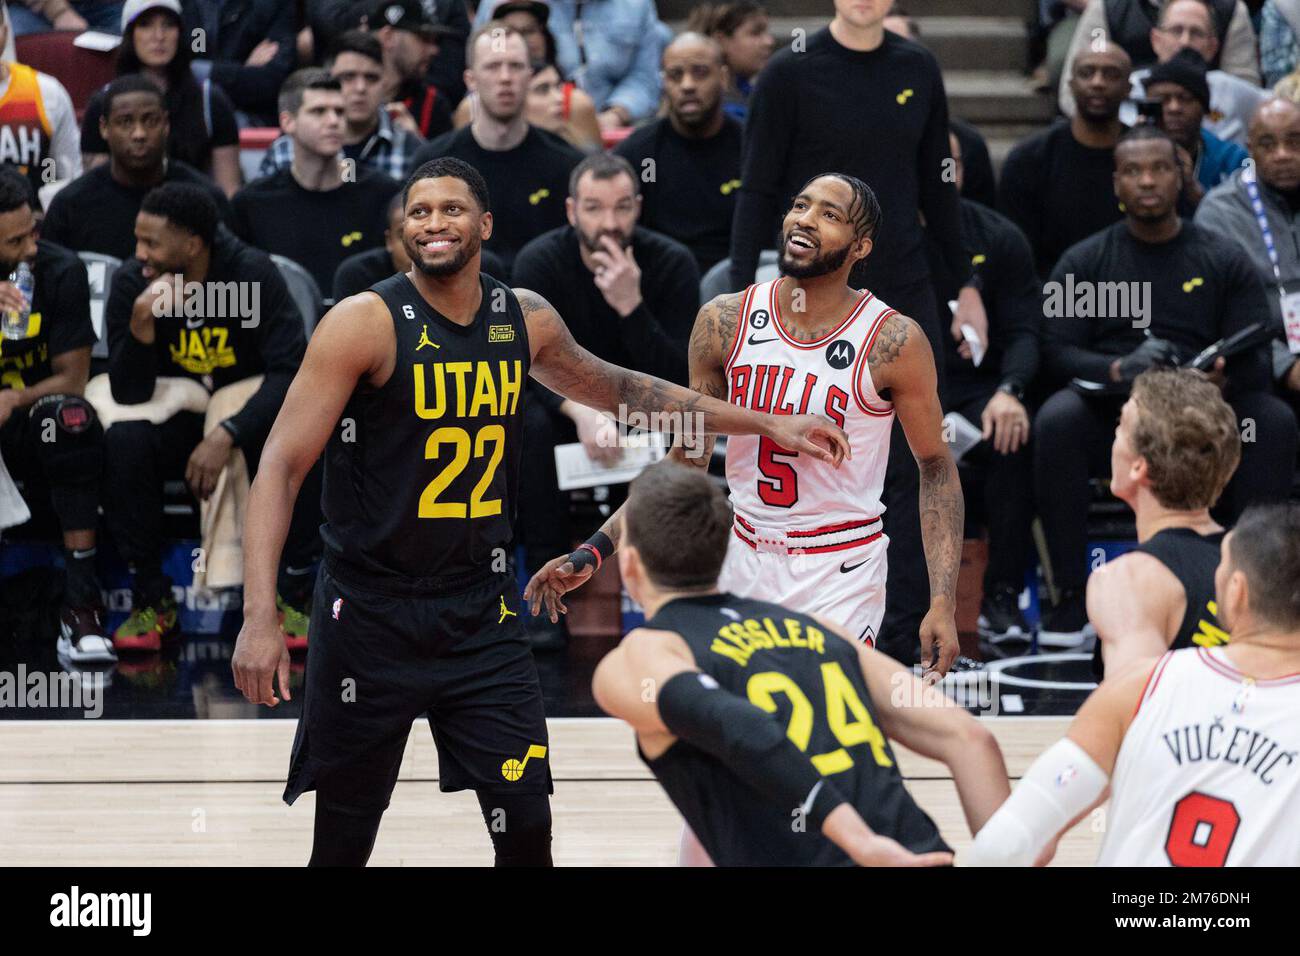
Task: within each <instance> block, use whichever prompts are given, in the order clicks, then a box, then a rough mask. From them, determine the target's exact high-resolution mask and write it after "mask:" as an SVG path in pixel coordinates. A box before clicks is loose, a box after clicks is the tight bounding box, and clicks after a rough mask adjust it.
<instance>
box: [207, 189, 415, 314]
mask: <svg viewBox="0 0 1300 956" xmlns="http://www.w3.org/2000/svg"><path fill="white" fill-rule="evenodd" d="M401 188H402V184H401V183H399V182H397V181H396V180H394V179H392V178H391V177H389V176H385V175H383V174H382V173H377V172H375V171H373V170H370V169H365V168H363V167H357V178H356V181H355V182H345V183H343V184H342V185H340V186H338V187H337V188H335V189H330V190H327V191H324V192H318V191H313V190H310V189H304V188H303V187H302V186H301V185H299V183H298V180H296V179H294V177H293V171H292V170H291V169H282V170H280V171H279V172H276V173H272V174H271V175H270V176H264V177H263V178H261V179H257V180H254V181H253V182H251V183H249V184H248V185H247V186H245V187H244V188H243V189H241V190H240V191H239V192H237V193H235V198H234V199H233V200H232V201H231V205H232V206H233V207H234V230H235V233H236V234H237V235H238V236H239V237H240V238H242V239H243V240H244V241H245V242H247V243H250V244H251V245H254V246H257V247H258V248H259V249H264V250H265V251H267V252H273V253H276V254H277V255H281V256H286V257H287V258H289V259H292V260H293V261H294V262H296V263H298V264H299V265H301V266H302V267H303V268H304V269H306V270H307V271H308V272H310V273H311V274H312V277H313V278H314V279H315V280H316V285H317V286H318V287H319V288H320V292H321V295H322V296H326V295H329V293H330V291H331V290H332V289H333V288H334V273H335V272H336V271H337V270H338V267H339V265H340V264H341V263H342V262H343V260H344V259H346V258H347V257H348V256H351V255H355V254H356V253H358V252H363V251H364V250H366V249H373V248H375V247H376V246H382V245H383V243H384V229H386V228H387V226H388V201H389V200H390V199H392V198H393V194H394V193H396V192H398V191H400V190H401Z"/></svg>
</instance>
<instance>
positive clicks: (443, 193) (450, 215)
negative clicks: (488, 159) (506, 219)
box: [401, 176, 492, 278]
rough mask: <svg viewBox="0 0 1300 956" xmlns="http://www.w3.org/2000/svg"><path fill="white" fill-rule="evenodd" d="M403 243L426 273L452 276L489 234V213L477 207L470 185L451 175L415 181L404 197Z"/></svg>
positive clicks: (420, 268)
mask: <svg viewBox="0 0 1300 956" xmlns="http://www.w3.org/2000/svg"><path fill="white" fill-rule="evenodd" d="M401 229H402V245H403V246H404V247H405V249H406V255H407V256H408V257H409V258H410V260H411V264H412V265H413V266H415V268H417V269H419V270H420V271H421V272H423V273H424V274H425V275H427V276H432V277H435V278H440V277H444V276H450V275H454V274H455V273H457V272H459V271H460V270H461V269H463V268H464V267H465V265H466V263H468V262H469V261H470V260H471V259H473V258H475V257H476V256H477V255H478V252H479V249H480V247H481V246H482V245H483V243H484V242H485V241H486V240H487V239H488V238H489V237H490V236H491V235H492V214H491V213H490V212H484V211H483V210H481V209H480V208H479V205H478V203H477V202H476V201H475V199H474V194H473V193H472V192H471V191H470V188H469V184H468V183H466V182H465V181H464V180H463V179H457V178H456V177H454V176H436V177H432V178H429V179H419V180H416V181H415V182H414V183H412V185H411V190H410V192H409V193H408V194H407V197H406V218H405V220H404V221H403V223H402V226H401Z"/></svg>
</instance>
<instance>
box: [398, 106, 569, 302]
mask: <svg viewBox="0 0 1300 956" xmlns="http://www.w3.org/2000/svg"><path fill="white" fill-rule="evenodd" d="M440 156H454V157H456V158H457V159H463V160H464V161H465V162H467V163H469V164H470V165H471V166H473V167H474V168H475V169H477V170H478V171H479V173H480V174H481V175H482V176H483V179H484V181H485V182H487V187H488V198H489V199H490V200H491V203H492V238H491V239H489V240H488V241H487V242H485V243H484V244H483V248H484V249H490V250H491V251H492V252H495V253H496V254H497V255H498V256H500V257H501V261H502V263H503V264H504V265H505V267H506V269H507V270H513V269H514V262H515V256H517V255H518V254H519V250H520V249H522V248H523V247H524V246H525V245H527V244H528V242H529V241H530V240H532V239H535V238H537V237H538V236H540V235H541V234H542V233H544V232H546V231H547V230H548V229H554V228H556V227H557V226H562V225H564V223H565V222H566V219H565V215H564V200H565V198H566V197H567V196H568V195H569V173H571V172H573V167H574V166H577V165H578V163H580V162H582V154H581V153H580V152H578V151H577V150H576V149H574V148H572V147H571V146H569V145H568V144H566V143H564V142H562V141H561V140H560V139H559V138H558V137H555V136H550V135H547V134H545V133H543V132H541V131H540V130H538V129H535V128H533V127H529V129H528V135H526V136H525V137H524V139H523V141H522V142H521V143H520V144H519V145H518V146H516V147H515V148H514V149H505V150H489V149H484V148H483V147H482V146H480V145H479V144H478V141H477V140H476V139H474V134H473V133H472V132H471V128H470V127H469V126H465V127H462V128H461V129H458V130H456V131H455V132H451V133H447V134H446V135H444V136H439V137H438V138H437V139H435V140H434V141H433V142H431V143H429V144H428V145H426V146H425V147H424V148H422V149H421V150H420V151H419V152H418V153H416V154H415V168H416V169H419V168H420V166H421V165H422V164H424V163H427V162H428V161H429V160H431V159H437V158H438V157H440ZM496 278H498V279H501V280H502V281H503V282H510V283H511V284H513V285H518V283H517V282H514V280H513V278H512V277H509V276H496Z"/></svg>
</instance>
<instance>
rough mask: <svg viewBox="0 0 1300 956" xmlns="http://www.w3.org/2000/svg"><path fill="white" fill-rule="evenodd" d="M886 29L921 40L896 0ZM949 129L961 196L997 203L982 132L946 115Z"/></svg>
mask: <svg viewBox="0 0 1300 956" xmlns="http://www.w3.org/2000/svg"><path fill="white" fill-rule="evenodd" d="M885 29H886V30H888V31H890V32H891V33H895V34H897V35H898V36H900V37H906V38H907V39H909V40H912V41H913V42H915V43H920V42H921V29H920V27H918V26H917V25H916V21H915V20H913V19H912V17H911V16H910V15H908V13H907V11H906V10H904V9H903V8H902V7H900V6H899V5H898V4H897V3H895V4H894V5H893V6H891V7H890V8H889V16H887V17H885ZM948 130H949V132H950V134H951V135H953V136H956V137H957V140H958V141H959V142H960V143H961V152H962V157H963V162H962V169H963V171H964V172H963V175H962V187H961V195H962V198H964V199H973V200H974V201H975V202H979V203H983V204H984V205H986V206H988V207H989V208H990V209H993V208H995V207H996V206H997V180H996V179H995V178H994V176H993V162H992V160H991V159H990V158H989V147H988V144H987V143H985V142H984V136H983V134H982V133H980V131H979V130H978V129H977V128H976V127H975V125H974V124H973V123H968V122H966V121H965V120H963V119H959V118H957V117H955V116H949V117H948Z"/></svg>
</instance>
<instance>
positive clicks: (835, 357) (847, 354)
mask: <svg viewBox="0 0 1300 956" xmlns="http://www.w3.org/2000/svg"><path fill="white" fill-rule="evenodd" d="M826 364H827V365H829V366H830V367H831V368H848V367H849V366H850V365H852V364H853V343H852V342H850V341H848V340H847V339H839V340H838V341H835V342H832V343H831V344H830V345H828V346H826Z"/></svg>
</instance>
